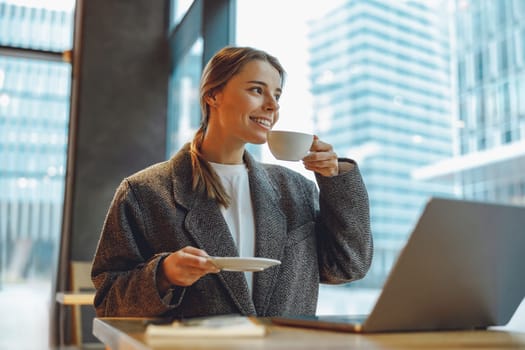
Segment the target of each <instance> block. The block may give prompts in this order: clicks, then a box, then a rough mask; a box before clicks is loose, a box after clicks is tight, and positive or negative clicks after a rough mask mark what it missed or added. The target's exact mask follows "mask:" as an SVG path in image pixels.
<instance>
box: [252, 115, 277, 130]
mask: <svg viewBox="0 0 525 350" xmlns="http://www.w3.org/2000/svg"><path fill="white" fill-rule="evenodd" d="M250 119H251V120H253V121H254V122H256V123H257V124H259V125H262V126H264V127H265V128H271V127H272V123H271V122H270V121H269V120H268V119H265V118H257V117H250Z"/></svg>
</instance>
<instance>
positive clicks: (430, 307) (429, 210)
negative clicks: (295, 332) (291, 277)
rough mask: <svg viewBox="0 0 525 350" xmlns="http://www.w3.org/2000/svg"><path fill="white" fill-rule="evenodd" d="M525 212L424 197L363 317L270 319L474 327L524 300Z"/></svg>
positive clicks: (320, 324)
mask: <svg viewBox="0 0 525 350" xmlns="http://www.w3.org/2000/svg"><path fill="white" fill-rule="evenodd" d="M524 271H525V207H518V206H510V205H498V204H488V203H481V202H472V201H465V200H457V199H443V198H431V199H430V200H429V201H428V203H427V205H426V206H425V209H424V211H423V213H422V215H421V217H420V218H419V221H418V223H417V225H416V226H415V228H414V230H413V232H412V235H411V236H410V238H409V240H408V242H407V244H406V246H405V247H404V249H403V250H402V251H401V252H400V254H399V256H398V258H397V261H396V263H395V264H394V266H393V268H392V270H391V272H390V275H389V276H388V278H387V280H386V282H385V284H384V286H383V290H382V291H381V294H380V295H379V298H378V299H377V301H376V304H375V305H374V307H373V309H372V312H371V313H370V314H369V315H367V316H304V317H301V316H297V317H296V316H293V317H274V318H272V321H273V322H275V323H277V324H285V325H292V326H302V327H315V328H323V329H331V330H339V331H348V332H394V331H423V330H427V331H428V330H453V329H478V328H486V327H488V326H499V325H505V324H507V323H508V321H509V320H510V318H511V317H512V315H513V314H514V312H515V311H516V309H517V308H518V306H519V305H520V303H521V301H522V300H523V299H524V297H525V272H524Z"/></svg>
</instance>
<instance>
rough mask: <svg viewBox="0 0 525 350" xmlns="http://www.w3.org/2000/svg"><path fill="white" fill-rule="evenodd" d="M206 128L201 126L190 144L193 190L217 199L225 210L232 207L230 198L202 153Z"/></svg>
mask: <svg viewBox="0 0 525 350" xmlns="http://www.w3.org/2000/svg"><path fill="white" fill-rule="evenodd" d="M205 132H206V126H205V125H204V124H201V126H200V128H199V130H197V132H196V133H195V136H194V137H193V140H192V141H191V144H190V156H191V166H192V168H193V179H192V189H193V191H196V192H198V193H206V195H207V196H208V198H210V199H215V200H217V202H218V203H219V204H222V205H223V206H224V207H225V208H228V207H229V206H230V201H231V199H230V196H228V194H227V193H226V191H225V190H224V187H223V186H222V182H221V179H220V178H219V177H218V176H217V173H216V172H215V171H214V170H213V168H212V167H211V166H210V164H209V163H208V162H207V161H206V159H204V157H203V156H202V154H201V152H200V148H201V147H200V146H201V144H202V140H203V139H204V133H205Z"/></svg>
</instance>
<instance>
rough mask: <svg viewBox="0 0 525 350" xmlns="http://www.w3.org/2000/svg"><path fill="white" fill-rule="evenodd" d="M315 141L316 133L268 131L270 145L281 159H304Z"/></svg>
mask: <svg viewBox="0 0 525 350" xmlns="http://www.w3.org/2000/svg"><path fill="white" fill-rule="evenodd" d="M313 141H314V135H312V134H306V133H302V132H297V131H285V130H271V131H270V132H268V147H269V148H270V152H272V154H273V156H274V157H275V158H277V159H279V160H290V161H297V160H301V159H303V158H304V157H305V156H306V155H307V154H308V152H309V151H310V147H311V146H312V143H313Z"/></svg>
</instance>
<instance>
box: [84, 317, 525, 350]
mask: <svg viewBox="0 0 525 350" xmlns="http://www.w3.org/2000/svg"><path fill="white" fill-rule="evenodd" d="M269 327H270V329H269V334H268V335H267V336H266V337H264V338H245V339H240V338H237V339H210V338H207V339H174V340H173V342H170V344H169V347H154V346H150V345H148V343H147V341H146V339H145V337H144V331H145V328H146V324H145V319H141V318H96V319H95V320H94V322H93V334H94V335H95V336H96V337H97V338H98V339H99V340H101V341H102V342H103V343H104V344H105V345H106V346H107V348H111V350H121V349H126V350H155V349H167V348H169V349H174V350H176V349H215V350H236V349H249V350H256V349H283V350H284V349H305V350H308V349H368V350H379V349H381V350H385V349H412V350H421V349H483V350H495V349H525V332H524V333H522V332H516V331H508V330H505V329H504V328H498V329H493V330H492V329H491V330H486V331H485V330H479V331H453V332H450V331H447V332H413V333H383V334H366V335H362V334H349V333H340V332H331V331H321V330H309V329H302V328H294V327H282V326H274V325H270V326H269Z"/></svg>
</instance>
